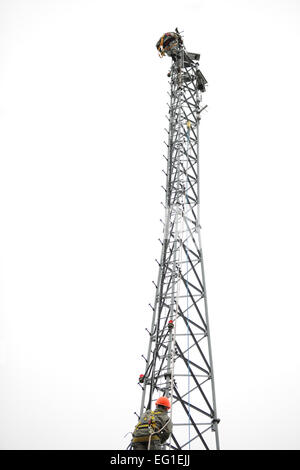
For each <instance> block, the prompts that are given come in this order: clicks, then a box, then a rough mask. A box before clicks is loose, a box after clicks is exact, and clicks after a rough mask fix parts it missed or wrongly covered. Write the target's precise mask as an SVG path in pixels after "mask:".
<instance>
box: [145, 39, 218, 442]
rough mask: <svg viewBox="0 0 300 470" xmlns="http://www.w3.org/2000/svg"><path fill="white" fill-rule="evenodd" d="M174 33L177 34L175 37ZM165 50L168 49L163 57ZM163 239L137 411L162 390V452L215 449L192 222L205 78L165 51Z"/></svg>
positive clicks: (192, 61) (201, 282)
mask: <svg viewBox="0 0 300 470" xmlns="http://www.w3.org/2000/svg"><path fill="white" fill-rule="evenodd" d="M179 37H180V38H181V36H179ZM168 55H171V54H168ZM171 56H172V65H171V69H170V72H169V74H168V76H169V77H170V104H169V117H168V120H169V129H168V136H169V137H168V144H167V147H168V157H167V172H166V188H165V189H166V197H165V220H164V237H163V241H162V251H161V258H160V261H159V263H158V264H159V272H158V281H157V285H156V293H155V300H154V305H153V307H152V309H153V318H152V324H151V330H150V332H149V334H150V341H149V347H148V354H147V358H146V369H145V372H144V374H142V375H141V376H140V381H139V384H140V386H141V387H142V390H143V391H142V400H141V408H140V415H141V414H142V413H143V412H144V411H145V410H146V409H153V406H154V402H155V400H156V399H157V398H158V397H159V396H161V395H165V396H167V397H169V399H170V401H171V403H172V408H171V412H170V413H171V418H172V421H173V433H172V436H171V438H170V440H169V441H168V443H167V447H168V448H170V449H219V436H218V423H219V419H218V418H217V410H216V396H215V385H214V372H213V362H212V351H211V337H210V329H209V321H208V310H207V295H206V286H205V277H204V265H203V253H202V247H201V237H200V221H199V122H200V116H201V111H202V110H203V109H204V108H205V107H206V106H203V107H202V108H201V99H202V92H203V91H205V83H206V80H205V78H204V76H203V75H202V73H201V72H200V70H199V64H198V62H197V60H199V57H200V56H199V55H198V54H192V53H188V52H187V51H186V49H185V46H184V44H183V41H182V40H180V42H179V44H178V47H176V48H174V49H173V50H172V55H171Z"/></svg>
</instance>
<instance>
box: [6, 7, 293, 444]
mask: <svg viewBox="0 0 300 470" xmlns="http://www.w3.org/2000/svg"><path fill="white" fill-rule="evenodd" d="M299 23H300V5H299V2H298V1H297V0H252V1H250V0H249V1H247V0H227V1H224V0H223V1H222V0H199V1H196V0H188V1H183V0H181V1H177V0H172V1H170V0H167V1H163V2H162V1H152V2H138V1H126V2H125V1H120V0H119V1H110V2H101V1H92V0H73V1H71V0H60V1H58V0H40V1H38V0H35V1H34V0H19V1H17V0H0V31H1V32H0V132H1V136H0V313H1V324H0V368H1V369H0V371H1V372H0V380H1V389H0V397H1V403H0V445H1V448H4V449H11V448H18V449H39V448H42V449H48V448H50V449H66V448H68V449H85V448H88V449H104V448H108V449H116V448H125V447H126V446H127V445H128V443H129V436H127V438H125V439H123V436H124V434H126V433H127V432H129V431H131V430H132V428H133V426H134V424H135V422H136V419H135V416H134V414H133V413H134V411H138V410H139V403H140V388H139V386H138V385H137V378H138V375H139V374H140V373H142V372H143V370H144V362H143V359H142V358H141V354H145V352H146V349H147V342H148V337H147V333H146V332H145V328H146V327H149V326H150V320H151V310H150V308H149V307H148V302H153V296H154V289H153V285H152V284H151V281H152V280H156V277H157V265H156V263H155V261H154V260H155V258H156V257H159V254H160V244H159V242H158V241H157V239H158V237H159V236H161V231H162V226H161V223H160V222H159V219H160V217H162V216H163V211H162V206H161V205H160V201H161V200H163V197H164V194H163V190H162V189H161V187H160V186H161V184H163V183H164V175H163V173H162V171H161V170H162V169H163V168H164V166H165V165H164V162H165V161H164V159H163V157H162V154H163V153H164V151H165V147H164V144H163V141H164V140H165V139H166V134H165V131H164V127H166V126H167V121H166V119H165V117H164V116H165V114H166V113H167V105H166V102H167V101H168V97H167V90H168V79H167V76H166V74H167V71H168V69H169V66H170V59H167V58H165V59H160V58H159V57H158V55H157V52H156V49H155V44H156V42H157V40H158V39H159V37H160V36H161V35H162V34H163V33H164V32H166V31H172V30H174V28H175V27H176V26H178V28H179V29H180V30H184V37H185V44H186V47H187V49H188V50H190V51H192V52H200V53H201V60H200V66H201V70H202V71H203V73H204V75H205V76H206V78H207V80H208V82H209V86H208V91H207V93H205V94H204V96H203V98H204V104H208V112H204V113H203V119H202V121H201V129H200V130H201V140H200V148H201V225H202V240H203V249H204V256H205V267H206V278H207V279H206V281H207V288H208V302H209V312H210V322H211V332H212V345H213V355H214V365H215V376H216V391H217V403H218V412H219V416H220V418H221V424H220V440H221V447H222V448H223V449H299V448H300V443H299V433H300V419H299V418H300V416H299V412H300V404H299V403H300V400H299V363H300V359H299V331H300V319H299V315H300V301H299V274H300V273H299V266H300V248H299V239H300V224H299V196H300V188H299V172H300V165H299V157H300V155H299V149H300V144H299V109H300V108H299V105H300V92H299V86H300V67H299V39H300V37H299Z"/></svg>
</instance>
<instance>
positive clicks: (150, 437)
mask: <svg viewBox="0 0 300 470" xmlns="http://www.w3.org/2000/svg"><path fill="white" fill-rule="evenodd" d="M170 420H171V418H169V419H168V421H166V422H165V424H164V425H163V427H162V428H160V429H159V430H158V431H153V432H152V428H151V426H150V429H149V440H148V450H150V447H151V439H152V436H154V434H158V433H160V432H161V431H162V430H163V429H164V428H165V427H166V426H167V424H169V422H170Z"/></svg>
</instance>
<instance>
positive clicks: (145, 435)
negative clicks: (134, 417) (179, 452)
mask: <svg viewBox="0 0 300 470" xmlns="http://www.w3.org/2000/svg"><path fill="white" fill-rule="evenodd" d="M149 421H150V422H151V421H152V425H151V427H152V429H153V431H155V433H154V434H152V436H151V443H150V449H153V450H155V449H156V450H159V449H161V445H162V444H164V443H165V442H166V441H167V439H168V437H169V436H170V434H171V432H172V423H171V421H170V419H169V416H168V411H167V409H166V408H165V407H164V406H159V405H158V406H157V408H156V409H155V411H153V412H151V411H150V410H147V411H146V412H145V413H144V414H143V415H142V416H141V419H140V421H139V422H138V424H137V426H136V427H135V430H134V433H133V438H132V448H133V450H147V449H148V443H149V438H150V432H149V428H150V426H149ZM162 428H163V429H162ZM160 429H162V431H160Z"/></svg>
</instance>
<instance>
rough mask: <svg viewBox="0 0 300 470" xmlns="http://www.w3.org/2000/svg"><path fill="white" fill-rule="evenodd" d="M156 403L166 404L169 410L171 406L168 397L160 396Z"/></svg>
mask: <svg viewBox="0 0 300 470" xmlns="http://www.w3.org/2000/svg"><path fill="white" fill-rule="evenodd" d="M155 404H156V405H162V406H165V407H166V408H168V410H169V409H170V408H171V403H170V401H169V399H168V398H167V397H159V398H158V399H157V400H156V402H155Z"/></svg>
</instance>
